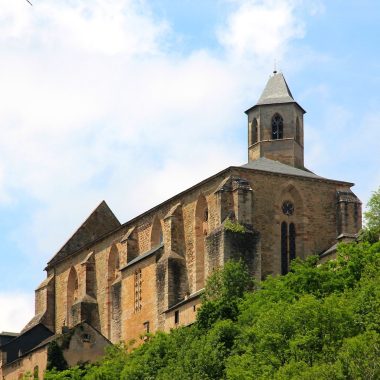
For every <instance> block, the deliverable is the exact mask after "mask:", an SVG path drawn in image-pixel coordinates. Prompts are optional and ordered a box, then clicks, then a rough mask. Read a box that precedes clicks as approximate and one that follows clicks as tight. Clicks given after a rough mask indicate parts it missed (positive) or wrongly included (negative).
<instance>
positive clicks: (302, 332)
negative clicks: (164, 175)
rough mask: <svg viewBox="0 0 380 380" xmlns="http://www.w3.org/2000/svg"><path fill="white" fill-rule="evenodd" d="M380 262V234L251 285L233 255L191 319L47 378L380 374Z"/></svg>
mask: <svg viewBox="0 0 380 380" xmlns="http://www.w3.org/2000/svg"><path fill="white" fill-rule="evenodd" d="M379 268H380V242H377V243H375V244H370V243H368V242H363V243H352V244H341V245H339V247H338V257H337V259H336V260H333V261H330V262H327V263H325V264H319V261H318V257H310V258H308V259H307V260H305V261H301V260H296V261H294V262H293V264H292V267H291V272H290V273H288V274H287V275H286V276H277V277H269V278H268V279H266V280H264V281H262V282H260V283H259V284H257V285H256V289H255V290H254V291H250V290H252V289H253V285H254V284H253V280H252V278H251V276H250V275H249V273H248V271H247V269H246V267H245V266H244V264H243V263H241V262H228V263H226V265H225V267H224V268H223V269H219V270H217V271H216V272H214V274H213V275H212V276H210V278H209V280H208V281H207V284H206V288H205V293H204V296H203V304H202V307H201V308H200V310H199V312H198V316H197V322H196V323H194V324H193V325H192V326H188V327H183V328H178V329H174V330H172V331H171V332H170V333H169V334H166V333H162V332H159V333H157V334H155V335H152V336H150V338H149V341H147V342H146V343H144V344H143V345H141V346H139V347H138V348H135V349H134V350H132V348H131V347H128V346H123V345H120V346H114V347H112V348H110V349H109V350H108V352H107V354H106V356H105V357H104V358H103V359H102V360H101V361H100V362H99V363H97V364H95V365H91V366H87V367H86V368H78V367H76V368H73V369H70V370H65V371H61V372H58V371H56V370H53V371H48V372H47V374H46V379H48V380H53V379H59V380H63V379H81V378H83V379H84V380H111V379H112V380H114V379H115V380H117V379H123V380H140V379H141V380H143V379H144V380H145V379H157V380H173V379H181V380H182V379H183V380H194V379H195V380H198V379H199V380H220V379H226V380H245V379H248V380H249V379H252V380H253V379H255V380H267V379H275V380H285V379H286V380H288V379H290V380H292V379H293V380H308V379H309V380H312V379H320V380H327V379H328V380H346V379H348V380H351V379H352V380H354V379H355V380H356V379H379V378H380V372H379V371H380V369H379V366H380V360H379V357H380V270H379Z"/></svg>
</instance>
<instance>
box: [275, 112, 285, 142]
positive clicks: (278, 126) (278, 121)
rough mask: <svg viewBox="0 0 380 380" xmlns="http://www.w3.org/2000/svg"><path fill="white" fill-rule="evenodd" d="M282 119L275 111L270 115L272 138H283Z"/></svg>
mask: <svg viewBox="0 0 380 380" xmlns="http://www.w3.org/2000/svg"><path fill="white" fill-rule="evenodd" d="M283 130H284V121H283V119H282V117H281V116H280V115H279V114H278V113H276V114H275V115H274V116H273V117H272V140H279V139H282V138H283Z"/></svg>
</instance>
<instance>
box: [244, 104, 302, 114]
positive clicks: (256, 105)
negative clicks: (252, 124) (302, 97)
mask: <svg viewBox="0 0 380 380" xmlns="http://www.w3.org/2000/svg"><path fill="white" fill-rule="evenodd" d="M279 104H295V105H296V106H298V108H299V109H300V110H301V111H302V113H303V114H305V113H306V111H305V110H304V109H303V108H302V107H301V106H300V105H299V104H298V103H297V102H296V101H292V102H284V103H261V104H259V103H257V104H255V105H254V106H252V107H251V108H248V109H247V110H246V111H244V113H245V114H246V115H248V113H249V112H251V111H252V110H253V109H255V108H256V107H265V106H273V105H279Z"/></svg>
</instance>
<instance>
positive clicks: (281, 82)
mask: <svg viewBox="0 0 380 380" xmlns="http://www.w3.org/2000/svg"><path fill="white" fill-rule="evenodd" d="M274 103H295V100H294V99H293V95H292V93H291V92H290V89H289V87H288V84H287V83H286V80H285V77H284V75H283V74H282V73H274V74H273V75H272V76H271V77H269V80H268V83H267V85H266V86H265V88H264V91H263V93H262V94H261V96H260V99H259V100H258V102H257V104H258V105H259V104H274Z"/></svg>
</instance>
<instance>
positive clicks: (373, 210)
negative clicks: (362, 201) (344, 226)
mask: <svg viewBox="0 0 380 380" xmlns="http://www.w3.org/2000/svg"><path fill="white" fill-rule="evenodd" d="M364 218H365V228H364V229H363V230H362V233H361V238H362V239H363V240H365V241H369V242H371V243H374V242H376V241H379V240H380V187H379V188H378V190H376V191H374V192H373V193H372V196H371V198H370V200H369V201H368V203H367V211H365V212H364Z"/></svg>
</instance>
